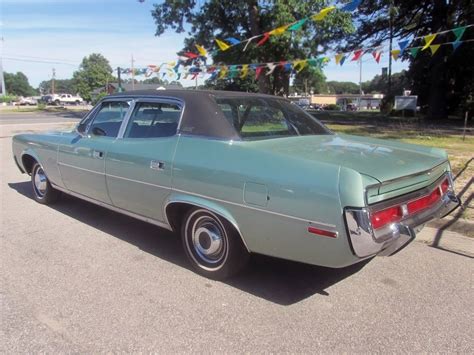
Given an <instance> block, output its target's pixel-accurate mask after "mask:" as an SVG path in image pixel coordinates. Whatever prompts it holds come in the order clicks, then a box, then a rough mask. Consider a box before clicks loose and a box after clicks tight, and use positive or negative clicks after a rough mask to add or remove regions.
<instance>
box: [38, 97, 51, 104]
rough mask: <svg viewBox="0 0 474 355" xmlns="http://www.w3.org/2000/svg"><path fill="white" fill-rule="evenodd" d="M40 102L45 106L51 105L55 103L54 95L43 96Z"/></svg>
mask: <svg viewBox="0 0 474 355" xmlns="http://www.w3.org/2000/svg"><path fill="white" fill-rule="evenodd" d="M39 102H41V103H43V104H45V105H51V104H52V103H53V95H43V96H41V98H40V100H39Z"/></svg>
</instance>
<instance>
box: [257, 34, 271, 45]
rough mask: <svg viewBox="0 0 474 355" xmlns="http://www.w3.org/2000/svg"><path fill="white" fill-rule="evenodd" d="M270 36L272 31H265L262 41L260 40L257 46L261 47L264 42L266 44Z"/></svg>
mask: <svg viewBox="0 0 474 355" xmlns="http://www.w3.org/2000/svg"><path fill="white" fill-rule="evenodd" d="M269 38H270V32H265V33H264V34H263V38H262V39H261V40H260V41H258V43H257V47H260V46H261V45H262V44H264V43H265V42H266V41H268V39H269Z"/></svg>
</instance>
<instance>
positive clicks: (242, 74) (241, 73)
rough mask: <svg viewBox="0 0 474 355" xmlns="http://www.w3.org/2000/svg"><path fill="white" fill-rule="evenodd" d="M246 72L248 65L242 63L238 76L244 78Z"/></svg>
mask: <svg viewBox="0 0 474 355" xmlns="http://www.w3.org/2000/svg"><path fill="white" fill-rule="evenodd" d="M248 72H249V65H248V64H244V65H242V70H241V71H240V78H241V79H243V78H245V77H246V76H247V74H248Z"/></svg>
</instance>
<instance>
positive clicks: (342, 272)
mask: <svg viewBox="0 0 474 355" xmlns="http://www.w3.org/2000/svg"><path fill="white" fill-rule="evenodd" d="M36 119H37V121H34V122H30V121H26V122H25V121H23V122H20V121H18V122H17V124H15V123H11V122H10V121H8V120H7V119H5V121H3V118H2V122H0V129H1V132H0V133H1V134H0V136H2V137H3V138H0V154H1V155H0V159H1V160H0V166H1V169H0V186H1V190H0V200H1V202H0V203H1V205H0V227H1V229H0V240H1V245H0V259H1V262H0V275H1V285H0V305H1V306H0V307H1V312H0V317H1V326H0V352H1V353H33V352H34V353H37V352H50V353H58V352H68V353H69V352H81V353H92V352H94V353H97V352H119V351H122V352H127V353H128V352H139V351H141V352H160V353H176V352H180V353H182V352H186V353H189V352H199V353H216V352H225V353H264V352H265V353H282V352H286V353H315V352H320V353H328V352H332V353H341V352H351V353H352V352H397V353H398V352H450V353H451V352H460V353H473V351H474V345H473V344H474V339H473V334H474V326H473V324H474V314H473V310H474V297H473V296H474V287H473V286H474V284H473V275H474V273H473V271H474V263H473V259H472V257H471V256H469V255H468V254H463V253H461V252H451V251H449V250H445V249H446V248H434V247H431V246H429V245H428V244H425V243H420V242H414V243H412V244H411V245H409V246H408V247H407V248H405V249H404V250H402V251H401V252H400V253H398V254H396V255H395V256H392V257H389V258H383V257H377V258H374V259H373V260H371V261H369V262H367V263H364V264H359V265H356V266H352V267H349V268H345V269H326V268H321V267H315V266H309V265H303V264H298V263H293V262H288V261H283V260H278V259H273V258H269V257H263V256H254V257H253V258H252V262H251V264H250V266H249V267H248V268H247V270H246V271H245V272H244V273H243V274H241V275H239V276H238V277H236V278H233V279H231V280H229V281H227V282H216V281H210V280H208V279H205V278H203V277H201V276H198V275H196V274H195V273H194V272H193V271H191V270H190V268H189V265H188V263H187V261H186V258H185V255H184V253H183V251H182V250H181V244H180V242H179V240H178V238H177V237H176V236H175V235H173V234H172V233H170V232H167V231H165V230H163V229H160V228H157V227H155V226H152V225H149V224H146V223H144V222H140V221H137V220H134V219H132V218H129V217H125V216H122V215H120V214H117V213H114V212H111V211H108V210H106V209H104V208H101V207H96V206H94V205H92V204H90V203H87V202H84V201H81V200H78V199H76V198H72V197H65V198H64V199H62V200H61V201H59V202H58V203H57V204H55V205H53V206H43V205H40V204H38V203H36V202H35V201H34V200H33V198H32V192H31V185H30V182H29V177H28V176H26V175H22V174H20V172H19V171H18V169H17V168H16V166H15V165H14V163H13V160H12V158H11V153H10V152H11V147H10V146H11V138H10V137H11V135H12V134H14V133H18V132H19V131H22V130H27V131H37V130H44V129H56V128H59V127H69V126H71V124H72V123H73V122H74V120H69V121H68V120H67V121H62V119H61V118H58V117H54V118H52V117H49V116H48V117H45V118H43V119H42V120H41V119H39V118H38V117H37V118H36ZM55 119H56V120H55ZM29 120H31V118H29ZM76 122H77V120H76ZM21 125H24V126H21ZM289 237H290V236H289ZM446 238H447V237H446ZM470 242H472V240H470ZM461 249H462V248H461Z"/></svg>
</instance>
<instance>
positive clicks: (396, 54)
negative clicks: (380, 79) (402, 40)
mask: <svg viewBox="0 0 474 355" xmlns="http://www.w3.org/2000/svg"><path fill="white" fill-rule="evenodd" d="M390 54H391V55H392V58H393V60H395V61H397V59H398V57H399V56H400V49H393V50H392V52H391V53H390Z"/></svg>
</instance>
